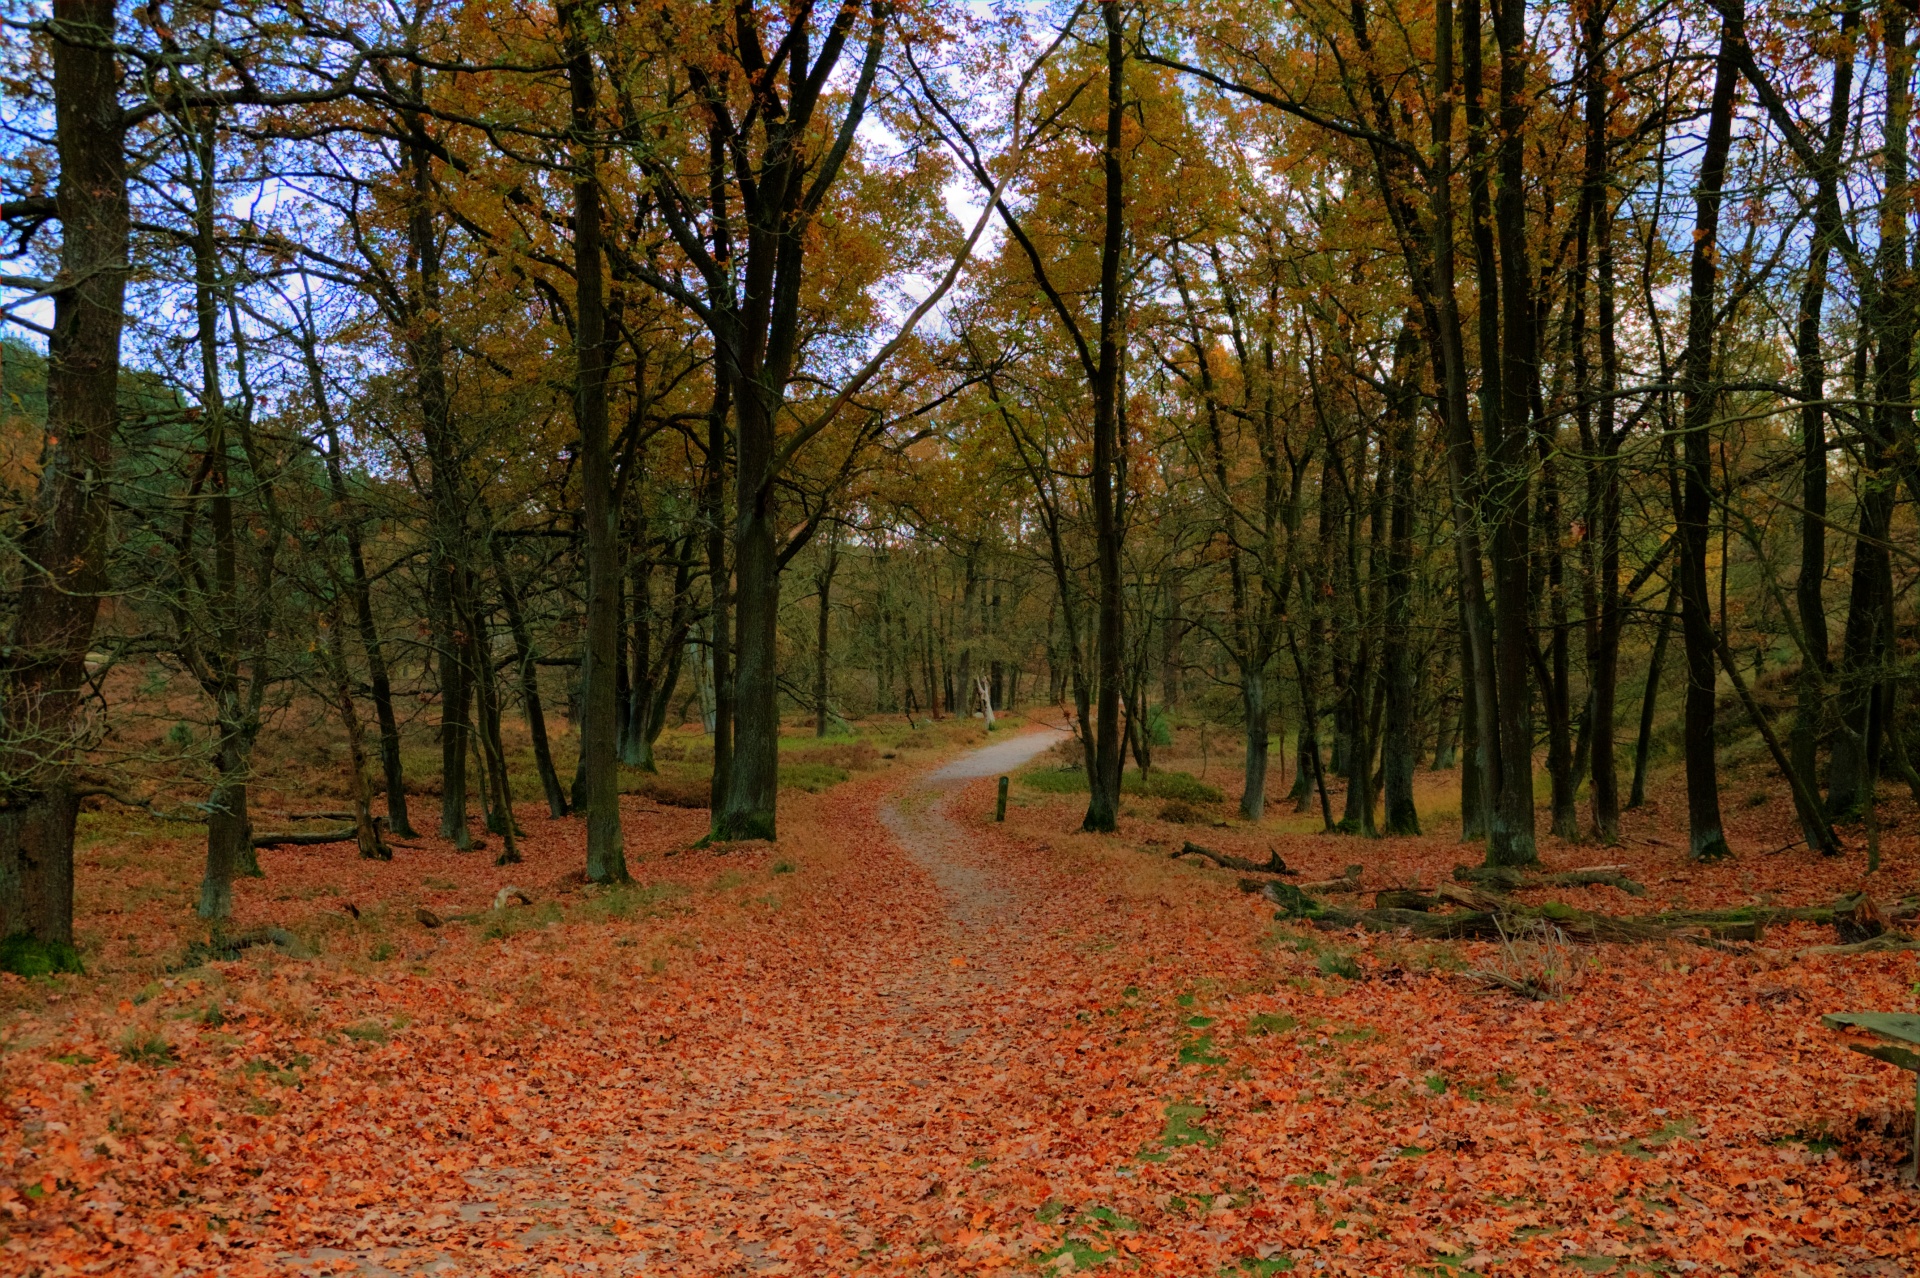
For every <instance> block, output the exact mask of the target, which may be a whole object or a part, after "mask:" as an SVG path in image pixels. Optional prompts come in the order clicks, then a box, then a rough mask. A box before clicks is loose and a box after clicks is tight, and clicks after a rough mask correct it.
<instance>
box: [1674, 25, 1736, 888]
mask: <svg viewBox="0 0 1920 1278" xmlns="http://www.w3.org/2000/svg"><path fill="white" fill-rule="evenodd" d="M1738 78H1739V77H1738V71H1737V69H1736V67H1735V63H1734V51H1733V40H1732V31H1731V24H1730V23H1728V22H1727V21H1726V20H1725V19H1724V18H1723V19H1722V21H1721V28H1720V49H1719V53H1718V56H1717V57H1716V58H1715V60H1714V72H1713V97H1712V100H1711V102H1710V104H1709V107H1708V114H1707V141H1706V148H1705V150H1704V151H1703V152H1702V153H1701V157H1700V172H1699V185H1698V188H1697V190H1696V192H1695V195H1694V229H1693V252H1692V260H1691V263H1690V266H1689V270H1688V290H1687V363H1686V369H1685V372H1684V375H1683V385H1684V388H1685V389H1684V392H1683V403H1684V406H1685V407H1684V416H1683V424H1682V432H1681V433H1682V436H1683V441H1684V442H1683V444H1682V448H1681V467H1680V469H1681V494H1680V498H1681V499H1680V503H1679V509H1677V510H1675V511H1674V522H1675V524H1676V526H1677V528H1678V532H1679V538H1680V555H1679V564H1678V568H1679V573H1678V577H1679V585H1680V621H1681V630H1682V635H1683V637H1684V639H1685V641H1686V642H1685V646H1686V658H1687V702H1686V768H1687V825H1688V840H1687V850H1688V853H1689V855H1691V856H1692V857H1693V859H1695V860H1696V861H1711V860H1717V859H1719V858H1721V857H1724V856H1727V855H1728V854H1729V849H1728V847H1727V840H1726V836H1725V834H1723V833H1722V831H1721V826H1720V780H1719V775H1718V766H1717V765H1718V758H1717V754H1718V752H1717V747H1716V743H1715V741H1714V711H1715V700H1716V698H1715V692H1714V686H1715V683H1716V679H1717V672H1716V669H1715V667H1716V665H1717V661H1716V654H1715V652H1714V625H1713V617H1712V614H1711V612H1710V604H1709V601H1708V595H1707V525H1708V520H1709V518H1710V517H1711V515H1712V511H1713V493H1712V489H1711V484H1712V447H1713V443H1712V439H1711V436H1710V432H1711V430H1712V426H1713V413H1714V405H1715V403H1716V400H1717V396H1716V394H1715V393H1714V389H1713V387H1712V385H1711V380H1710V379H1711V377H1712V374H1713V336H1714V290H1715V285H1716V283H1717V280H1718V266H1719V247H1718V246H1719V232H1720V204H1721V194H1722V192H1721V188H1722V186H1723V185H1724V183H1725V181H1726V175H1727V154H1728V151H1729V150H1730V149H1731V145H1732V138H1733V99H1734V90H1735V87H1736V85H1737V83H1738Z"/></svg>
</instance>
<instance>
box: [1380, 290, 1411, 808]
mask: <svg viewBox="0 0 1920 1278" xmlns="http://www.w3.org/2000/svg"><path fill="white" fill-rule="evenodd" d="M1417 332H1418V330H1417V329H1415V327H1414V319H1413V317H1412V316H1408V317H1407V319H1406V320H1405V321H1404V322H1403V323H1402V324H1401V326H1400V335H1399V338H1398V339H1397V341H1396V343H1395V350H1394V357H1393V367H1394V380H1393V384H1392V387H1391V394H1392V396H1393V402H1392V403H1391V404H1390V405H1389V409H1388V414H1387V416H1388V426H1387V429H1388V432H1389V433H1388V435H1387V436H1386V438H1384V439H1383V440H1382V441H1381V442H1382V444H1383V445H1384V446H1385V447H1386V448H1387V450H1388V451H1389V454H1390V456H1389V457H1387V458H1382V461H1381V464H1382V465H1383V466H1388V465H1390V466H1391V472H1390V475H1389V482H1390V485H1391V492H1390V494H1389V497H1388V505H1389V511H1390V513H1389V515H1388V529H1387V565H1386V567H1387V571H1386V580H1385V596H1384V600H1385V604H1384V608H1383V614H1384V615H1383V617H1382V621H1383V623H1384V624H1383V627H1382V631H1381V660H1382V663H1383V664H1384V666H1385V676H1386V721H1385V732H1384V734H1383V737H1384V739H1383V740H1382V741H1381V743H1380V781H1381V789H1382V790H1383V791H1384V792H1385V793H1384V797H1385V804H1386V814H1385V815H1386V832H1387V833H1388V834H1391V835H1409V834H1418V833H1420V813H1419V810H1418V809H1417V808H1416V807H1415V806H1414V802H1413V772H1414V765H1415V760H1416V756H1417V755H1418V747H1416V746H1415V744H1414V738H1415V734H1416V733H1417V731H1418V728H1419V725H1418V724H1417V723H1416V722H1415V717H1416V716H1415V710H1414V701H1415V698H1414V691H1415V674H1414V662H1413V654H1412V652H1411V651H1410V648H1411V646H1412V642H1413V639H1412V613H1413V600H1412V594H1413V449H1414V414H1415V412H1416V410H1417V405H1418V401H1417V400H1416V398H1415V394H1416V392H1417V387H1416V385H1415V383H1414V371H1413V370H1414V367H1415V361H1416V359H1417V358H1418V355H1419V351H1418V344H1417Z"/></svg>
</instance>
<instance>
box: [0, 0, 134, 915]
mask: <svg viewBox="0 0 1920 1278" xmlns="http://www.w3.org/2000/svg"><path fill="white" fill-rule="evenodd" d="M53 16H54V18H55V20H56V21H57V22H59V23H60V24H61V25H62V26H63V27H64V28H66V29H67V30H68V31H70V32H72V33H73V34H74V36H75V39H74V40H73V41H72V42H68V41H63V40H53V41H51V42H50V43H51V52H52V63H53V106H54V133H55V146H56V148H57V154H58V158H59V162H60V181H59V187H58V189H57V192H56V194H55V196H54V205H55V210H56V213H57V216H58V217H59V219H60V224H61V232H62V233H61V244H60V273H59V281H60V285H59V287H58V288H57V289H56V290H55V291H54V294H53V332H52V336H51V337H50V339H49V340H48V343H47V432H46V434H47V445H46V449H45V452H44V454H43V466H42V469H41V472H40V487H39V492H38V495H37V496H36V498H35V501H34V510H33V518H32V519H31V520H29V521H28V522H27V528H26V531H25V534H24V536H23V537H22V539H21V544H20V546H19V555H20V561H21V563H22V564H23V565H25V572H24V573H23V574H22V580H21V582H20V585H19V587H18V589H19V594H18V597H17V599H16V601H15V605H16V612H15V614H14V625H13V634H12V636H11V638H10V641H9V643H8V644H7V648H6V651H5V653H4V654H0V676H3V677H4V684H3V685H0V724H3V725H4V739H0V787H3V789H0V937H8V936H15V935H19V934H22V933H24V934H26V935H28V936H32V937H35V938H37V939H38V940H40V941H43V942H48V943H51V944H55V945H62V946H65V945H71V944H72V941H73V831H74V820H75V817H76V815H77V813H78V811H79V808H78V804H77V803H76V801H75V800H74V797H73V793H72V788H71V784H70V781H69V779H68V773H67V768H68V764H69V760H70V757H71V752H72V750H73V748H74V746H75V745H76V744H77V743H78V738H79V737H80V735H81V730H80V727H79V725H78V724H76V722H75V717H76V713H77V711H78V709H79V704H80V691H81V685H82V680H83V677H84V673H85V663H86V655H87V646H88V644H89V642H90V641H91V639H92V636H93V623H94V618H95V616H96V614H97V613H98V612H99V607H100V594H101V591H102V590H104V589H105V587H106V555H107V541H106V534H107V526H108V505H107V496H108V494H107V486H106V482H105V479H106V475H107V472H108V470H109V467H110V459H111V457H112V449H113V434H114V427H115V424H116V422H117V421H118V417H119V410H118V402H117V397H118V394H119V388H120V328H121V324H122V322H123V320H124V317H125V310H124V297H125V289H126V277H127V234H128V229H127V228H128V220H129V214H128V205H127V178H126V157H125V154H124V149H123V148H124V142H125V136H126V124H125V122H124V119H123V118H122V116H121V113H120V102H119V71H118V68H117V66H116V65H115V61H114V55H113V52H112V47H113V46H112V41H113V39H114V21H115V19H114V7H113V5H112V4H110V3H106V2H105V0H57V3H56V4H55V5H54V7H53Z"/></svg>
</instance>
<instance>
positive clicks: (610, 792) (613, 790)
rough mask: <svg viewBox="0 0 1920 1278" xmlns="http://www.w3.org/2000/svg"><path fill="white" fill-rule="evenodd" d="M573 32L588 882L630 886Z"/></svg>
mask: <svg viewBox="0 0 1920 1278" xmlns="http://www.w3.org/2000/svg"><path fill="white" fill-rule="evenodd" d="M558 16H559V18H560V22H561V25H562V27H563V28H564V30H565V33H566V45H567V81H568V84H569V86H570V88H571V91H572V108H573V110H572V139H571V142H572V148H573V270H574V288H575V303H574V325H575V331H574V360H575V376H576V383H575V388H574V418H575V422H576V424H577V425H578V427H579V431H580V487H581V491H582V495H583V500H582V505H583V506H584V509H585V523H586V537H585V542H586V546H585V549H586V559H587V642H586V652H585V658H586V659H585V662H584V663H583V670H582V675H583V679H584V682H585V700H586V705H585V715H584V716H583V720H582V723H581V732H580V752H581V759H582V762H583V764H584V770H585V773H586V809H587V878H588V880H589V881H591V882H594V883H624V882H626V881H627V877H628V876H627V859H626V852H625V847H624V840H623V838H622V834H621V830H620V761H619V757H618V755H617V754H616V753H615V752H616V750H617V749H618V742H617V741H616V740H615V700H614V697H615V691H614V689H615V682H616V680H615V674H616V665H617V664H618V662H619V660H620V630H619V626H620V547H619V536H620V528H619V516H618V513H617V512H616V511H615V510H614V509H613V458H612V456H611V454H610V451H609V448H608V441H607V355H608V350H607V336H606V320H607V315H606V298H605V296H604V293H603V281H602V279H601V270H602V263H601V251H600V234H601V227H600V172H599V156H598V154H597V153H596V150H595V146H594V143H593V140H592V139H593V137H594V130H595V128H596V127H597V122H596V121H595V119H594V109H595V92H596V86H595V84H594V69H593V56H592V54H591V52H590V51H589V49H588V45H587V36H588V32H587V29H586V28H587V24H588V22H589V21H590V20H591V19H590V15H588V14H587V13H586V12H584V11H583V10H582V9H581V7H580V5H579V4H578V3H577V0H566V2H565V3H563V4H562V5H561V6H560V8H559V11H558Z"/></svg>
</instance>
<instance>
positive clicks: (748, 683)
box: [713, 381, 780, 839]
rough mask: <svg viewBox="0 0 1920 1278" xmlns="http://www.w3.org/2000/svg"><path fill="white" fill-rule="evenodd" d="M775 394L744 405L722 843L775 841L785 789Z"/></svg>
mask: <svg viewBox="0 0 1920 1278" xmlns="http://www.w3.org/2000/svg"><path fill="white" fill-rule="evenodd" d="M771 394H772V390H771V388H768V387H764V386H761V385H760V384H759V383H758V382H757V381H749V382H748V383H747V393H746V394H743V395H742V396H741V397H740V405H739V412H738V420H739V423H740V431H739V450H740V451H739V461H738V463H737V471H738V482H737V484H736V487H735V493H736V500H737V502H738V509H737V511H736V513H735V515H734V536H733V568H734V579H735V581H736V582H737V583H738V585H739V591H738V594H737V597H736V599H735V604H734V654H735V656H736V657H737V658H738V660H739V665H738V669H737V671H736V672H735V676H734V697H735V700H734V713H733V719H734V729H735V737H734V742H733V755H732V759H731V762H730V767H729V772H728V776H727V794H726V798H725V800H724V803H723V805H722V806H721V807H720V808H719V809H717V810H716V811H715V812H714V814H713V836H714V837H715V838H716V839H772V838H773V837H775V826H774V822H775V812H776V808H777V804H778V801H779V787H780V757H779V751H780V702H779V695H780V690H779V687H778V684H777V681H776V667H775V658H776V654H777V650H778V647H777V645H778V626H779V614H780V567H779V557H778V553H777V551H776V548H775V544H774V536H775V529H774V520H775V515H774V512H773V502H774V485H773V476H772V474H771V473H770V467H771V465H772V462H773V447H774V426H773V420H772V417H771V412H772V408H771V405H770V404H768V403H767V397H768V396H770V395H771Z"/></svg>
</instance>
